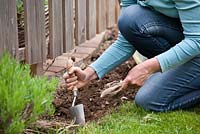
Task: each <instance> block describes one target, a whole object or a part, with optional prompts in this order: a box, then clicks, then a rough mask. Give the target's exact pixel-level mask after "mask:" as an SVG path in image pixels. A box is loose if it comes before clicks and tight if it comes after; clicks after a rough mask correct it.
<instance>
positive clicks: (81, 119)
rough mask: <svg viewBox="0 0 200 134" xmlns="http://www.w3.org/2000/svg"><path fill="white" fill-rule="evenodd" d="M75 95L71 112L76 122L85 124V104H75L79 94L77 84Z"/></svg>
mask: <svg viewBox="0 0 200 134" xmlns="http://www.w3.org/2000/svg"><path fill="white" fill-rule="evenodd" d="M71 63H72V65H71V67H73V62H71ZM68 67H69V66H68ZM73 96H74V99H73V102H72V107H71V108H70V109H69V110H70V113H71V115H72V116H73V118H74V120H75V124H79V125H84V124H85V114H84V107H83V104H79V105H75V103H76V98H77V96H78V88H77V87H76V86H75V87H74V89H73Z"/></svg>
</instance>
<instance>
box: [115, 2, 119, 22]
mask: <svg viewBox="0 0 200 134" xmlns="http://www.w3.org/2000/svg"><path fill="white" fill-rule="evenodd" d="M119 16H120V1H119V0H116V5H115V22H116V24H118V18H119Z"/></svg>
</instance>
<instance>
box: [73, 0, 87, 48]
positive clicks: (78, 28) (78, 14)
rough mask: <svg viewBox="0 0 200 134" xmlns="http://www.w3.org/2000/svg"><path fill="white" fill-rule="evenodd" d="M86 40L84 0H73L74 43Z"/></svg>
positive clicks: (77, 43)
mask: <svg viewBox="0 0 200 134" xmlns="http://www.w3.org/2000/svg"><path fill="white" fill-rule="evenodd" d="M85 40H86V0H75V43H76V45H79V44H81V43H84V42H85Z"/></svg>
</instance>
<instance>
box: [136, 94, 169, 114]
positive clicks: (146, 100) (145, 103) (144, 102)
mask: <svg viewBox="0 0 200 134" xmlns="http://www.w3.org/2000/svg"><path fill="white" fill-rule="evenodd" d="M135 103H136V105H137V106H138V107H141V108H143V109H145V110H147V111H155V112H164V111H166V109H165V107H163V106H162V104H160V102H159V100H155V96H149V95H148V94H144V93H142V92H138V93H137V94H136V96H135Z"/></svg>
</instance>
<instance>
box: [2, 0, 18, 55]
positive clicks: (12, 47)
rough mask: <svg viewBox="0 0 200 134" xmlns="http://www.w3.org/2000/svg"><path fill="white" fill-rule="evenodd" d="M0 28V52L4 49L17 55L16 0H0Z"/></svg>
mask: <svg viewBox="0 0 200 134" xmlns="http://www.w3.org/2000/svg"><path fill="white" fill-rule="evenodd" d="M0 28H1V29H0V54H2V53H3V51H4V50H6V51H8V52H9V53H10V54H11V55H12V56H13V57H18V30H17V13H16V0H1V4H0Z"/></svg>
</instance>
